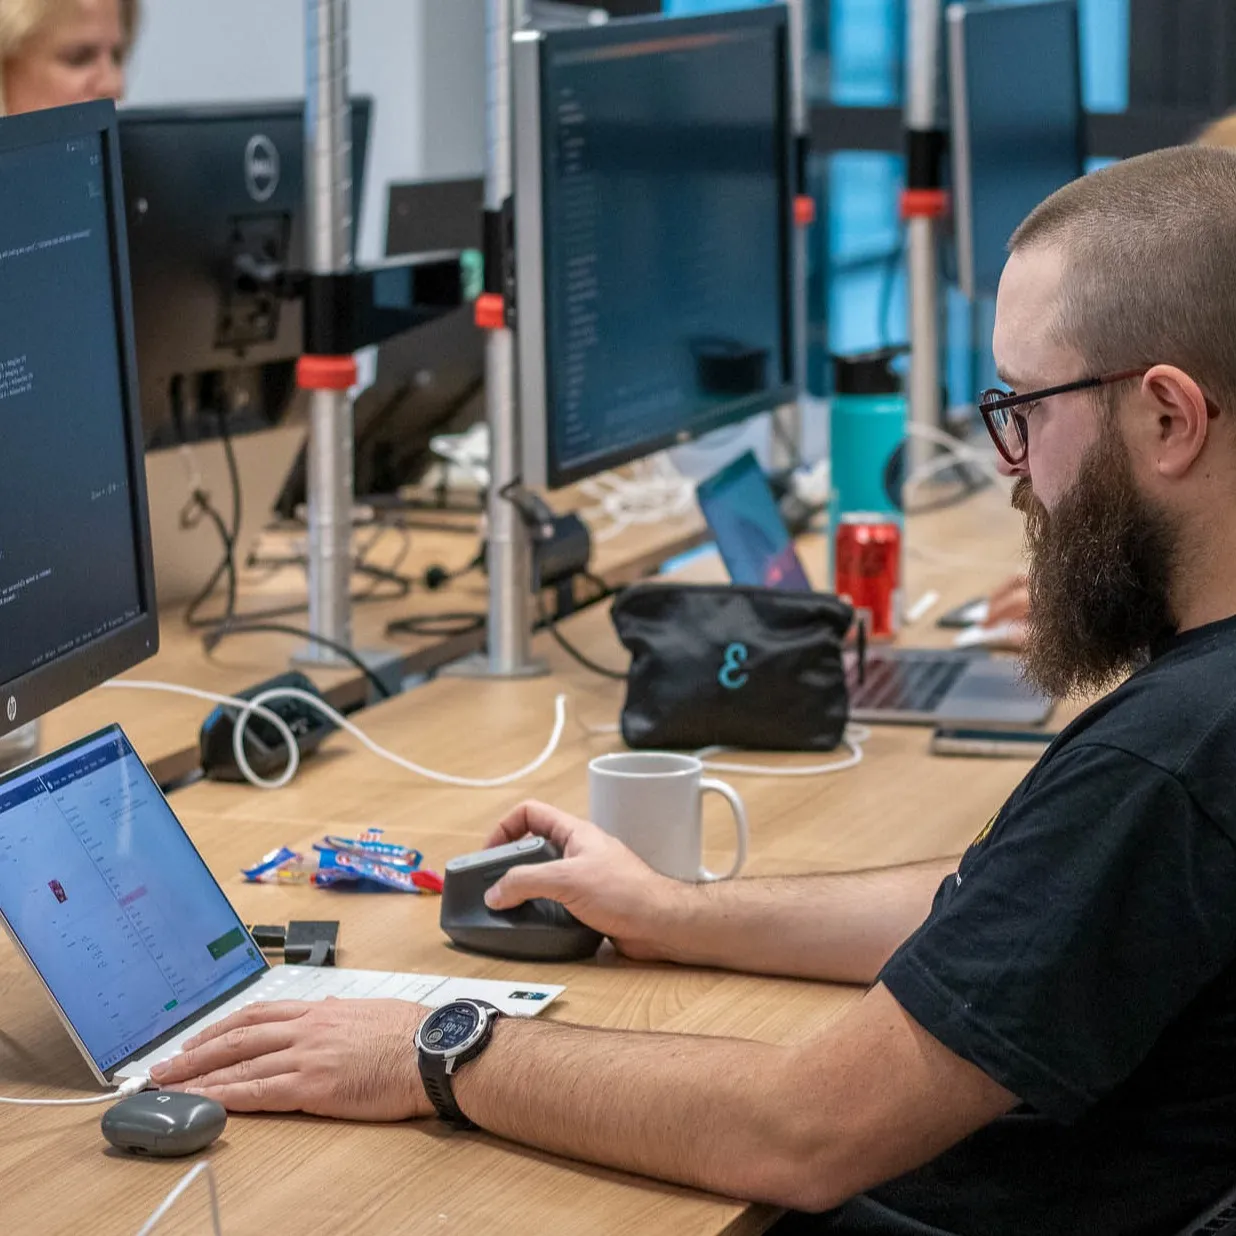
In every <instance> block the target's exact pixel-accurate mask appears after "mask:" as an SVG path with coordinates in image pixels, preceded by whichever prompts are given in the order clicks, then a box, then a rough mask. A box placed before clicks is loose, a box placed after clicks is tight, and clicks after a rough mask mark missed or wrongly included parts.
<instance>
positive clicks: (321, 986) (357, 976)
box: [121, 966, 446, 1077]
mask: <svg viewBox="0 0 1236 1236" xmlns="http://www.w3.org/2000/svg"><path fill="white" fill-rule="evenodd" d="M444 982H446V979H445V978H444V977H443V976H442V975H440V974H400V973H398V972H396V971H387V970H339V969H336V968H335V967H333V966H323V967H318V966H276V967H275V968H274V969H272V970H270V971H269V972H268V973H267V974H266V975H265V976H264V977H263V978H261V979H260V980H259V981H258V982H256V983H254V984H253V986H252V987H249V988H247V989H246V990H245V992H244V994H243V995H240V996H237V997H236V998H235V999H232V1000H228V1001H227V1002H226V1003H225V1004H221V1005H220V1006H219V1007H218V1008H217V1009H212V1010H211V1011H210V1013H208V1014H207V1015H206V1016H204V1017H202V1018H200V1019H198V1020H197V1021H195V1022H194V1023H193V1025H192V1026H189V1027H187V1028H186V1029H185V1030H184V1031H182V1032H181V1033H180V1034H178V1035H176V1037H175V1038H172V1039H169V1040H168V1041H167V1042H166V1043H161V1044H160V1045H159V1046H158V1047H157V1048H156V1049H155V1050H154V1051H152V1052H150V1053H149V1054H148V1055H145V1056H143V1057H142V1058H141V1059H140V1060H134V1061H132V1062H131V1063H129V1064H127V1065H125V1067H124V1069H123V1070H122V1071H121V1076H124V1077H132V1076H133V1075H135V1074H137V1073H148V1072H149V1071H150V1070H151V1069H152V1068H153V1067H154V1066H155V1065H156V1064H159V1063H161V1062H162V1061H164V1060H170V1059H171V1058H172V1057H173V1056H175V1055H179V1053H180V1051H181V1049H182V1047H183V1046H184V1043H185V1040H186V1039H191V1038H192V1037H193V1036H194V1035H195V1034H201V1032H202V1031H203V1030H205V1029H207V1028H208V1027H210V1026H213V1025H214V1024H215V1023H216V1022H220V1021H222V1020H223V1019H224V1018H225V1017H229V1016H231V1014H233V1013H236V1012H238V1011H239V1010H240V1009H243V1008H245V1007H247V1006H248V1005H250V1004H257V1003H258V1002H259V1001H261V1002H269V1001H272V1000H325V999H326V997H327V996H336V997H338V998H340V999H350V1000H411V1001H413V1002H415V1003H423V1002H424V1001H425V1000H426V999H427V997H428V996H429V995H430V994H431V993H432V992H433V991H434V990H435V989H436V988H438V987H441V986H442V984H443V983H444Z"/></svg>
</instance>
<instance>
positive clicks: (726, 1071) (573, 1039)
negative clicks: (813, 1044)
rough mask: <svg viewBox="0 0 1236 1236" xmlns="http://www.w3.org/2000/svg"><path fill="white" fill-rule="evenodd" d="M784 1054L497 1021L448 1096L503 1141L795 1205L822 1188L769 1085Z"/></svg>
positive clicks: (779, 1094)
mask: <svg viewBox="0 0 1236 1236" xmlns="http://www.w3.org/2000/svg"><path fill="white" fill-rule="evenodd" d="M791 1053H792V1049H791V1048H786V1047H777V1046H771V1045H769V1044H764V1043H749V1042H741V1041H738V1040H733V1039H717V1038H691V1037H685V1036H681V1035H667V1034H633V1033H623V1032H616V1031H604V1030H585V1029H581V1028H579V1027H575V1026H559V1025H555V1024H552V1023H549V1022H529V1021H523V1020H515V1019H504V1020H503V1021H501V1022H500V1023H499V1024H498V1026H497V1028H496V1030H495V1034H494V1039H493V1041H492V1042H491V1044H490V1045H489V1047H488V1048H487V1049H486V1051H485V1052H484V1054H483V1055H482V1056H481V1057H480V1059H478V1060H476V1061H474V1062H473V1063H471V1064H468V1065H466V1066H464V1067H463V1068H462V1069H461V1070H460V1072H459V1074H458V1076H457V1077H456V1079H455V1095H456V1098H457V1100H458V1102H459V1106H460V1108H461V1109H462V1110H463V1112H464V1113H465V1114H466V1115H467V1116H468V1117H469V1119H471V1120H474V1121H475V1122H476V1123H477V1124H479V1125H480V1126H481V1128H483V1129H485V1130H486V1131H487V1132H490V1133H495V1134H497V1135H499V1136H501V1137H506V1138H509V1139H511V1140H512V1141H517V1142H521V1143H523V1144H525V1145H531V1146H537V1147H539V1148H541V1149H542V1150H547V1151H551V1152H553V1153H555V1154H560V1155H564V1156H566V1157H568V1158H573V1159H580V1160H583V1161H586V1162H589V1163H599V1164H603V1165H605V1166H608V1167H614V1168H619V1169H621V1170H623V1171H630V1172H636V1173H639V1174H641V1175H645V1176H653V1177H656V1178H657V1179H660V1180H669V1181H673V1182H675V1183H679V1184H685V1185H691V1186H693V1187H696V1188H700V1189H705V1190H708V1191H709V1192H713V1193H720V1194H723V1195H725V1196H728V1197H741V1198H745V1199H749V1200H752V1201H765V1202H771V1203H773V1204H776V1205H781V1206H805V1205H810V1204H811V1203H812V1202H813V1200H814V1198H815V1190H816V1189H817V1188H818V1187H819V1184H820V1183H821V1182H819V1181H818V1180H817V1179H815V1175H816V1174H815V1173H813V1170H812V1166H811V1165H810V1164H809V1163H808V1162H807V1161H806V1157H805V1151H804V1146H803V1145H802V1144H796V1137H797V1134H798V1133H799V1129H798V1127H797V1126H796V1124H795V1121H793V1120H792V1119H790V1118H789V1117H790V1113H789V1112H788V1111H787V1103H788V1102H789V1101H790V1098H791V1096H790V1095H789V1094H787V1093H784V1092H785V1091H787V1090H788V1089H789V1087H787V1086H786V1085H784V1083H783V1082H782V1081H781V1080H780V1079H781V1078H785V1077H787V1076H788V1074H789V1064H790V1061H791V1059H792V1056H791ZM702 1079H707V1084H701V1083H702ZM804 1188H809V1189H810V1190H811V1194H810V1196H807V1195H806V1194H804V1193H803V1189H804Z"/></svg>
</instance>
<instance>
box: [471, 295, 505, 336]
mask: <svg viewBox="0 0 1236 1236" xmlns="http://www.w3.org/2000/svg"><path fill="white" fill-rule="evenodd" d="M475 316H476V324H477V326H478V328H479V329H481V330H502V328H503V327H504V326H506V300H505V299H504V298H503V297H502V295H501V294H500V293H498V292H482V293H481V295H480V296H478V297H477V298H476V309H475Z"/></svg>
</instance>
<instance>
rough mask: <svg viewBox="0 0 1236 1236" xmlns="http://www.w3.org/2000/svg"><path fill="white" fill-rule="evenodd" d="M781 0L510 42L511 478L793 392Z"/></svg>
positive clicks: (726, 419)
mask: <svg viewBox="0 0 1236 1236" xmlns="http://www.w3.org/2000/svg"><path fill="white" fill-rule="evenodd" d="M788 42H789V38H788V30H787V18H786V11H785V9H784V8H783V7H781V6H777V7H773V8H763V9H751V10H747V11H740V12H733V13H723V14H716V15H712V16H705V17H691V18H680V19H674V20H669V19H663V18H651V19H634V20H631V21H616V22H610V23H609V24H607V25H602V26H596V27H592V28H585V29H580V30H563V31H556V32H550V33H546V32H536V33H533V32H521V33H520V34H517V35H516V36H515V40H514V51H513V73H514V79H515V115H516V139H515V164H516V178H515V201H516V210H515V216H516V226H517V244H516V247H517V288H518V295H517V335H518V347H519V383H520V419H521V428H522V438H523V479H524V480H525V482H527V483H530V484H542V485H548V486H550V487H557V486H561V485H565V484H569V483H570V482H571V481H574V480H577V479H579V478H581V477H585V476H588V475H590V474H593V473H596V472H600V471H603V470H605V469H607V468H611V467H613V466H615V465H616V464H620V463H623V462H625V461H627V460H631V459H636V458H639V457H641V456H644V455H648V454H651V453H652V452H654V451H657V450H660V449H662V448H663V447H667V446H671V445H673V444H674V443H677V442H684V441H687V440H689V439H691V438H694V437H697V436H699V435H701V434H704V433H707V432H709V431H710V430H713V429H717V428H719V427H721V426H723V425H727V424H730V423H733V422H735V421H738V420H741V419H744V418H746V417H749V416H751V415H753V414H755V413H757V412H763V411H766V410H768V409H770V408H773V407H776V406H778V405H779V404H782V403H785V402H787V401H789V400H790V399H792V398H793V397H794V393H795V392H794V377H793V373H794V365H793V346H792V340H793V328H792V316H793V312H794V309H793V301H794V297H793V278H792V260H793V259H792V251H793V245H792V231H793V217H792V216H793V195H794V186H793V149H792V140H793V139H792V131H791V117H790V95H789V59H788Z"/></svg>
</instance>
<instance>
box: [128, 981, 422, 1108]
mask: <svg viewBox="0 0 1236 1236" xmlns="http://www.w3.org/2000/svg"><path fill="white" fill-rule="evenodd" d="M428 1013H429V1010H428V1009H426V1008H423V1007H422V1006H421V1005H419V1004H410V1003H409V1002H408V1001H406V1000H337V999H327V1000H312V1001H304V1002H302V1001H291V1000H288V1001H281V1002H276V1003H272V1004H253V1005H250V1006H249V1007H248V1008H247V1009H242V1010H241V1011H240V1012H239V1013H234V1014H232V1016H231V1017H226V1018H224V1019H223V1021H221V1022H219V1024H218V1025H215V1026H211V1027H210V1029H208V1030H206V1031H204V1032H203V1033H202V1034H199V1035H197V1036H196V1037H194V1038H191V1039H189V1040H188V1042H187V1043H186V1044H185V1050H184V1052H182V1053H181V1054H180V1055H179V1056H175V1057H173V1058H172V1059H171V1060H169V1061H167V1062H166V1063H165V1064H161V1065H157V1066H156V1067H155V1068H154V1069H152V1070H151V1073H150V1076H151V1080H152V1081H154V1082H155V1083H156V1084H157V1085H159V1086H161V1087H164V1088H166V1089H170V1090H186V1091H189V1092H190V1093H192V1094H201V1095H204V1096H205V1097H206V1098H208V1099H215V1100H217V1101H218V1102H220V1103H222V1104H223V1106H224V1107H226V1108H228V1109H229V1110H231V1111H237V1112H271V1111H275V1112H297V1111H299V1112H310V1113H312V1114H313V1115H315V1116H334V1117H337V1118H340V1119H347V1120H407V1119H409V1118H411V1117H413V1116H431V1115H433V1106H432V1104H431V1103H430V1102H429V1100H428V1098H426V1096H425V1091H424V1089H423V1088H422V1086H421V1079H420V1070H419V1067H418V1065H417V1060H416V1049H415V1047H414V1046H413V1037H414V1035H415V1034H416V1029H417V1027H418V1026H419V1025H420V1023H421V1021H422V1019H423V1018H424V1017H426V1016H427V1015H428Z"/></svg>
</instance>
